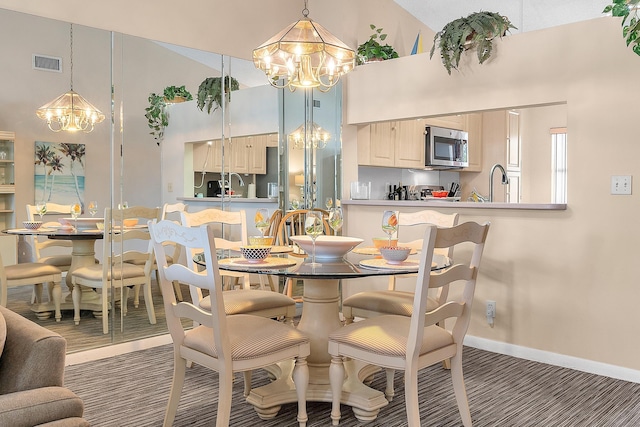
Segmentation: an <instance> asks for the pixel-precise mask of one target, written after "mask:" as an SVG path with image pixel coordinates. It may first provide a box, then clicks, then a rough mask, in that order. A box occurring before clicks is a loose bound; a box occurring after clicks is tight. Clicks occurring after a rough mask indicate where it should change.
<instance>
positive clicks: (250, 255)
mask: <svg viewBox="0 0 640 427" xmlns="http://www.w3.org/2000/svg"><path fill="white" fill-rule="evenodd" d="M240 252H242V256H243V257H244V259H246V260H247V261H248V262H260V261H262V260H264V259H265V258H266V257H268V256H269V253H270V252H271V246H264V245H250V246H241V247H240Z"/></svg>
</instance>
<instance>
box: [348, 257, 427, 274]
mask: <svg viewBox="0 0 640 427" xmlns="http://www.w3.org/2000/svg"><path fill="white" fill-rule="evenodd" d="M360 266H361V267H365V268H375V269H376V270H379V269H384V270H404V271H407V270H409V271H418V267H420V261H418V260H415V259H407V260H405V261H402V262H401V263H399V264H389V263H388V262H387V261H386V260H385V259H383V258H373V259H365V260H362V261H360Z"/></svg>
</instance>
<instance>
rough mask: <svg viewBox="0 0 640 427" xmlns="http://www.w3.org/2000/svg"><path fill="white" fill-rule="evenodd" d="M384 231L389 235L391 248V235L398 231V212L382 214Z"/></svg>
mask: <svg viewBox="0 0 640 427" xmlns="http://www.w3.org/2000/svg"><path fill="white" fill-rule="evenodd" d="M382 231H384V232H385V233H387V234H388V235H389V246H391V235H392V234H393V233H395V232H396V231H398V211H384V213H383V214H382Z"/></svg>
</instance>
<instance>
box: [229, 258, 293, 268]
mask: <svg viewBox="0 0 640 427" xmlns="http://www.w3.org/2000/svg"><path fill="white" fill-rule="evenodd" d="M218 265H222V266H228V267H238V268H256V269H264V268H284V267H291V266H293V265H296V262H295V261H292V260H290V259H288V258H272V257H267V258H265V259H264V260H262V261H260V262H254V261H248V260H246V259H244V258H225V259H221V260H220V261H218Z"/></svg>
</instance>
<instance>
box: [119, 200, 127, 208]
mask: <svg viewBox="0 0 640 427" xmlns="http://www.w3.org/2000/svg"><path fill="white" fill-rule="evenodd" d="M118 209H129V203H127V202H126V201H124V202H122V203H118Z"/></svg>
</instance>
